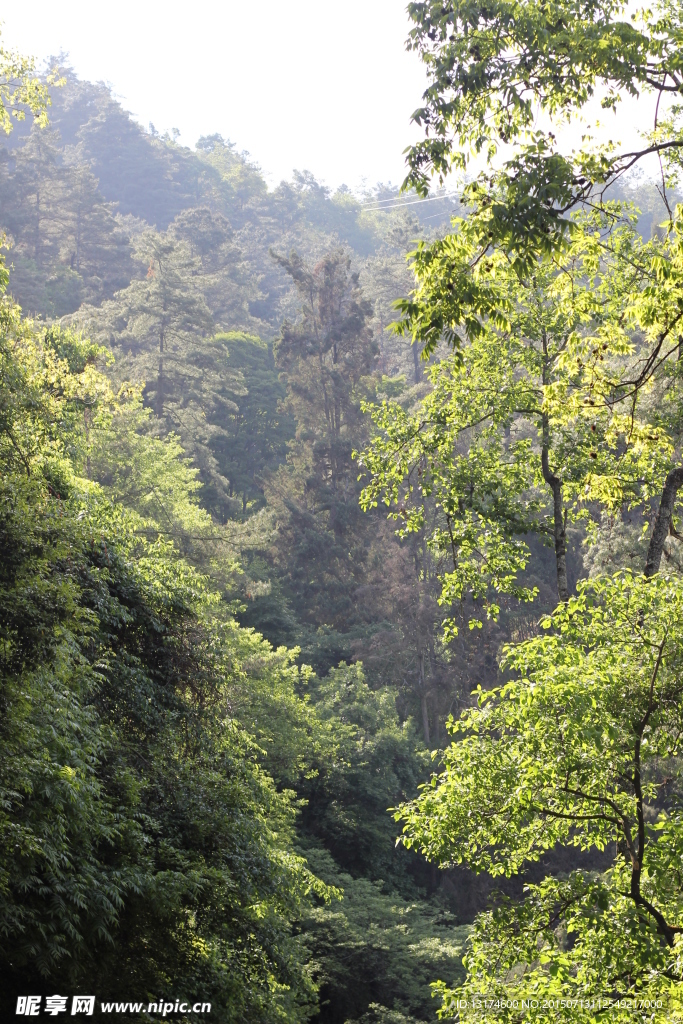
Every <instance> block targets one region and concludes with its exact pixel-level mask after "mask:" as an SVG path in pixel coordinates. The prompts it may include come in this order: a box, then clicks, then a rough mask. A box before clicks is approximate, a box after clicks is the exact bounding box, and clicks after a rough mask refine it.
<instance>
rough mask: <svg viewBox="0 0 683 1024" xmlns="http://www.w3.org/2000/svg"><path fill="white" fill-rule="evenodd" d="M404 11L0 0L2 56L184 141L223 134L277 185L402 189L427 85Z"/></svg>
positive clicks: (377, 6)
mask: <svg viewBox="0 0 683 1024" xmlns="http://www.w3.org/2000/svg"><path fill="white" fill-rule="evenodd" d="M406 3H407V0H343V2H339V0H337V2H335V3H332V2H330V0H258V2H252V3H249V2H245V0H241V2H237V0H192V2H191V3H187V2H186V0H185V2H183V3H178V2H177V0H164V2H160V0H134V2H133V0H117V2H116V3H112V2H105V0H61V2H59V3H55V2H54V0H31V2H30V3H21V2H17V0H12V2H11V3H7V2H6V0H0V20H1V21H2V22H4V25H3V28H2V42H3V45H5V46H9V47H13V48H16V49H18V50H20V51H21V52H23V53H27V54H31V55H33V56H34V57H36V59H38V60H39V61H40V60H42V59H44V58H45V57H47V56H48V55H51V54H57V53H59V51H60V50H63V51H65V52H67V53H68V54H69V58H70V63H71V65H72V66H73V68H74V70H75V71H76V73H77V74H78V75H79V76H80V77H81V78H86V79H89V80H91V81H104V82H107V83H108V84H110V85H111V86H112V88H113V90H114V93H115V95H116V96H117V98H118V99H119V100H120V101H121V102H122V104H123V106H124V107H125V108H126V109H128V110H130V111H131V112H132V113H133V114H134V116H135V117H136V118H137V119H138V120H139V121H140V122H141V123H142V124H144V125H145V126H146V125H147V124H148V122H149V121H152V122H153V123H154V125H155V127H156V128H157V130H159V131H160V132H162V133H163V132H164V131H166V130H170V129H172V128H178V129H180V132H181V137H180V142H181V143H182V144H184V145H194V143H195V142H196V140H197V139H198V138H199V136H200V135H209V134H212V133H214V132H219V133H220V134H221V135H223V136H224V137H225V138H229V139H231V140H232V141H233V142H234V143H236V145H237V148H238V149H239V150H247V151H248V152H249V153H250V155H251V157H252V159H253V160H255V161H256V162H257V163H258V164H259V165H260V166H261V167H262V169H263V171H264V173H265V175H266V177H267V179H268V181H269V182H270V183H271V184H276V183H277V182H278V181H280V180H281V179H282V178H289V177H290V176H291V173H292V170H293V169H294V168H296V169H298V170H309V171H311V172H312V173H313V174H314V175H315V176H316V177H317V178H318V179H319V180H322V181H324V182H325V183H326V184H328V185H329V186H331V187H336V186H338V185H340V184H342V183H345V184H347V185H349V186H350V187H352V188H356V187H358V186H359V185H361V183H362V182H363V181H366V182H367V184H368V185H374V184H375V183H376V182H378V181H382V182H388V181H392V182H393V183H394V184H400V182H401V180H402V179H403V176H404V163H403V159H404V158H403V156H402V151H403V149H404V148H405V147H406V145H408V143H409V142H411V141H412V140H413V139H415V138H417V137H418V132H417V129H416V128H415V127H414V126H411V125H410V115H411V113H412V112H413V110H414V109H415V108H416V107H417V106H418V105H419V103H420V97H421V94H422V91H423V89H424V86H425V81H426V80H425V76H424V73H423V71H422V67H421V64H420V61H419V59H418V58H417V56H416V55H415V54H413V53H410V54H409V53H407V52H406V51H405V48H404V43H405V39H406V37H407V34H408V27H409V25H408V18H407V15H406V13H405V7H406Z"/></svg>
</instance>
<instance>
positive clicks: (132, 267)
mask: <svg viewBox="0 0 683 1024" xmlns="http://www.w3.org/2000/svg"><path fill="white" fill-rule="evenodd" d="M62 77H63V79H64V80H63V81H62V83H61V84H60V85H59V86H57V87H54V88H52V89H51V93H50V95H51V99H52V105H51V107H50V108H49V126H47V127H44V126H41V125H40V124H38V123H36V122H35V121H33V122H32V119H31V118H30V117H29V118H27V119H26V121H24V122H21V121H20V122H19V123H18V124H17V125H16V126H15V129H14V131H13V132H12V134H10V135H9V136H8V137H7V142H6V145H5V148H4V150H2V165H1V170H0V211H1V216H0V219H1V222H2V223H1V226H2V228H3V229H4V231H5V235H6V246H7V254H6V263H7V267H8V270H9V274H8V277H7V278H5V279H4V283H3V288H4V295H5V299H4V302H5V306H4V307H3V308H5V309H6V315H7V321H6V323H5V327H4V333H3V338H4V350H3V366H4V369H3V389H4V391H3V394H4V398H3V409H4V410H6V413H3V415H5V417H6V419H5V420H4V421H3V423H4V424H5V426H4V428H3V429H4V430H5V433H4V434H3V438H4V439H5V441H6V444H7V447H6V448H5V449H4V455H3V459H4V462H3V466H4V467H5V468H4V470H3V480H4V483H3V487H4V489H5V501H4V505H3V507H4V508H5V513H4V526H3V551H4V552H5V554H4V555H3V607H4V609H5V610H4V612H3V623H4V625H3V629H4V631H5V634H4V635H5V637H6V638H7V643H9V647H6V655H5V662H4V669H3V672H4V673H5V677H6V678H7V679H8V680H11V684H9V685H10V686H11V689H10V691H8V696H7V697H6V700H7V701H8V704H9V705H11V706H12V708H13V714H12V716H10V719H9V721H8V723H7V731H6V733H5V744H6V746H5V748H4V749H5V756H6V757H7V760H6V761H5V764H6V766H7V769H6V770H7V774H6V776H5V782H4V783H3V785H4V786H5V792H6V793H8V794H14V795H10V796H9V797H8V799H9V800H10V808H9V811H8V814H9V817H8V818H7V819H6V821H7V827H10V823H11V822H14V821H15V816H17V815H18V821H17V822H16V823H15V824H14V825H13V826H12V827H18V828H19V829H20V835H21V836H22V838H21V840H18V842H19V845H20V846H22V848H23V853H22V855H21V857H20V858H19V860H18V861H17V860H16V859H15V856H14V854H13V853H12V847H11V846H10V847H6V849H7V856H8V858H9V859H8V860H7V861H6V874H5V875H4V877H5V878H6V892H7V898H8V903H7V904H6V908H5V910H4V912H3V913H4V918H3V920H4V922H5V924H4V928H5V935H6V938H7V945H6V946H5V947H4V952H3V957H4V961H3V962H4V967H3V974H4V975H5V976H6V978H7V979H8V999H9V1001H10V1002H11V1001H12V999H13V998H14V997H15V995H16V994H20V993H21V992H23V991H24V989H26V988H27V986H28V989H30V990H31V991H39V990H44V991H45V992H46V993H48V992H50V993H51V992H53V991H57V990H58V989H59V988H60V986H61V988H64V989H65V990H66V989H71V988H74V987H75V988H78V987H79V985H80V986H81V987H83V986H84V985H85V987H86V988H87V984H86V982H88V981H89V980H91V979H96V980H97V985H96V987H97V989H98V991H101V992H102V993H103V994H104V996H105V997H106V996H107V994H110V995H112V996H116V994H117V993H118V994H120V993H122V992H129V993H130V994H131V997H135V998H138V997H140V998H143V997H144V998H145V999H146V998H147V997H148V995H149V998H150V999H151V998H156V997H155V996H154V995H153V993H154V992H157V991H158V989H159V986H162V987H163V986H165V987H168V984H170V982H167V981H166V980H165V979H172V981H173V984H172V988H173V991H177V992H181V990H182V992H183V993H184V994H189V995H188V998H189V996H190V995H191V996H192V997H193V998H194V996H195V995H196V997H197V998H198V999H202V1000H206V1001H210V1002H211V1003H212V1006H213V1010H212V1013H213V1015H214V1016H216V1017H217V1018H218V1019H221V1020H226V1021H227V1020H249V1021H256V1020H264V1021H266V1020H271V1019H272V1020H275V1019H278V1020H280V1019H286V1020H290V1019H291V1020H299V1019H308V1018H309V1017H310V1016H311V1015H312V1016H313V1017H314V1019H316V1020H321V1021H323V1020H324V1021H327V1020H329V1021H335V1022H336V1021H339V1022H343V1021H346V1020H351V1019H353V1020H360V1019H361V1018H363V1020H371V1019H372V1020H375V1019H377V1020H379V1019H384V1015H386V1013H390V1015H391V1020H392V1021H393V1020H395V1021H402V1020H404V1019H405V1020H409V1019H410V1020H412V1019H415V1020H432V1019H433V1018H434V1005H435V1004H434V1002H433V1000H432V998H431V993H430V989H429V984H430V982H431V981H432V980H433V977H434V975H435V974H442V973H446V975H447V976H448V977H449V979H451V980H454V979H455V978H457V977H458V972H459V971H460V970H461V968H460V957H461V955H462V952H461V950H462V944H463V940H464V933H463V932H462V929H460V930H458V926H459V925H460V926H461V925H463V923H464V922H465V921H466V920H469V917H471V910H470V911H469V916H468V913H465V915H464V916H462V915H461V916H460V917H458V915H457V909H456V907H455V906H454V905H453V900H452V899H451V900H449V899H448V898H445V897H444V896H442V895H439V894H438V893H437V890H438V885H437V881H436V880H435V878H434V877H433V876H431V875H430V874H429V872H428V871H427V870H425V868H424V866H423V862H422V861H421V858H418V857H415V856H414V855H411V854H408V853H407V852H406V851H401V850H396V849H395V836H396V826H395V824H394V822H393V820H392V818H391V816H390V815H389V814H388V812H387V808H389V807H391V806H396V805H397V804H398V803H399V802H400V801H401V800H402V799H406V798H409V797H410V796H412V795H414V794H415V793H416V792H417V785H418V783H419V782H420V781H421V780H423V779H424V778H426V777H427V773H428V770H429V768H428V766H429V757H428V749H429V747H430V746H431V745H432V744H433V742H434V736H435V735H436V736H437V737H438V736H439V733H440V730H441V732H443V721H444V719H445V717H446V715H447V713H448V712H449V711H450V710H451V709H452V708H453V707H455V706H457V702H458V701H459V700H460V697H461V694H462V693H464V692H466V686H465V684H464V676H463V674H462V670H461V668H460V667H459V666H458V667H457V668H456V666H454V665H452V664H451V661H450V658H449V656H448V654H447V652H446V650H445V649H444V648H443V647H442V645H441V644H440V642H439V639H438V632H439V628H438V627H439V622H440V620H441V618H442V616H441V614H440V611H439V609H438V607H437V605H436V601H435V594H436V591H435V586H436V579H435V571H436V569H435V564H434V563H433V560H432V559H431V556H429V554H428V552H427V550H426V548H425V547H424V538H423V537H416V538H415V540H414V541H413V542H411V543H410V544H403V543H400V542H398V541H397V539H396V538H395V537H394V535H393V530H392V529H391V528H388V527H387V525H386V524H385V522H384V519H383V517H382V516H379V515H374V516H366V515H364V513H363V512H362V510H361V508H360V506H359V501H358V499H359V494H360V488H361V484H360V482H359V481H358V479H357V478H358V475H359V469H358V466H357V464H356V463H355V462H354V459H353V453H354V450H356V449H358V450H359V449H361V448H362V447H363V446H364V444H365V443H366V442H367V440H368V438H369V436H370V435H369V430H370V427H371V422H370V419H369V417H367V416H364V414H363V413H362V411H361V403H362V402H363V401H365V400H375V398H376V396H377V395H378V394H379V395H383V394H387V395H391V396H393V397H396V396H397V395H399V394H402V395H405V396H407V399H408V401H413V400H415V398H417V397H419V395H421V394H422V393H423V391H424V375H423V370H422V365H421V363H420V362H419V360H416V359H415V356H414V353H413V352H412V351H411V349H410V347H409V346H408V345H406V344H405V343H404V342H402V341H398V340H395V339H393V338H392V337H391V336H389V335H388V334H387V333H386V330H385V328H386V326H387V324H388V323H389V322H390V321H392V320H393V319H395V317H396V311H395V309H394V308H393V302H394V300H395V299H396V298H398V297H399V296H400V295H402V294H404V293H405V292H406V291H407V290H408V289H409V288H410V284H411V275H410V272H409V270H408V268H407V266H406V263H405V259H404V256H405V252H406V251H407V249H408V248H409V247H410V244H411V240H412V239H413V238H414V237H415V236H416V234H417V233H418V232H419V231H420V225H419V220H418V217H416V216H415V210H417V212H418V213H420V212H422V210H423V208H422V207H421V206H420V205H419V204H417V206H410V207H407V208H403V201H402V200H399V199H398V198H397V194H396V192H395V191H393V192H392V191H387V190H385V191H382V190H377V191H376V192H375V193H373V194H371V195H368V196H367V197H366V198H365V200H363V201H362V202H361V201H359V200H358V199H357V198H356V197H354V196H352V195H351V193H349V192H344V191H340V192H338V193H336V194H334V195H330V194H329V192H328V191H327V190H326V189H324V188H323V187H322V186H320V185H319V184H318V183H317V182H315V181H314V180H313V179H312V178H311V177H310V175H306V174H302V175H300V176H298V177H297V178H296V179H295V180H294V181H292V182H290V183H283V184H282V185H281V186H280V187H279V188H277V189H275V190H274V191H269V190H268V189H267V187H266V185H265V182H264V180H263V178H262V176H261V174H260V172H259V171H258V169H257V168H256V167H254V166H253V165H252V164H251V163H250V162H249V161H248V159H247V158H246V157H245V156H243V155H240V154H238V153H237V152H236V151H235V149H234V147H233V146H232V145H231V144H229V143H226V142H224V141H223V140H222V139H220V138H219V137H215V138H210V139H203V140H201V142H200V143H199V145H198V147H197V149H196V151H189V150H187V149H183V148H181V147H179V146H178V145H176V144H175V143H174V142H173V140H171V139H168V138H163V139H162V138H159V137H158V136H157V135H156V134H155V133H154V132H153V131H152V130H151V129H150V130H149V131H143V130H142V129H140V128H139V126H137V125H136V124H135V123H134V122H132V121H131V119H130V118H129V117H128V115H127V114H125V112H123V111H122V110H121V108H120V107H119V106H118V104H116V103H115V102H114V101H113V100H112V99H111V97H110V95H109V93H108V92H107V91H106V90H105V89H103V88H101V87H96V86H91V85H89V84H88V83H84V82H80V81H79V80H78V79H77V78H76V77H75V76H74V75H73V74H72V73H71V72H69V71H68V70H67V71H66V73H63V74H62ZM451 209H452V201H451V200H449V199H448V198H445V199H443V200H438V201H437V202H436V203H429V204H427V208H426V212H425V213H424V215H425V216H427V217H428V218H429V220H428V221H427V222H426V224H427V227H429V225H430V224H435V223H436V224H439V223H441V222H446V223H447V219H448V215H449V213H450V211H451ZM416 354H417V353H416ZM425 565H426V566H427V567H428V568H427V572H426V573H425V572H424V567H425ZM28 580H36V581H37V580H40V581H41V583H40V586H39V592H37V593H35V595H34V596H26V599H25V600H24V598H21V599H20V600H18V595H19V594H23V593H24V591H23V588H24V587H26V586H27V581H28ZM31 594H33V591H31ZM37 635H39V636H41V637H43V639H42V640H41V641H40V643H39V644H37V643H36V640H35V637H36V636H37ZM261 637H263V638H264V639H261ZM9 638H11V640H10V639H9ZM24 691H25V692H26V694H27V696H26V702H24V703H22V702H20V701H19V702H18V703H17V701H18V694H19V693H23V692H24ZM34 707H36V708H37V707H40V718H39V720H37V719H36V718H35V717H34V714H33V712H32V710H31V709H32V708H34ZM69 707H71V708H72V713H69V711H68V708H69ZM440 723H441V724H440ZM48 733H49V735H50V739H48V738H47V737H48ZM45 752H47V754H46V753H45ZM8 755H9V756H8ZM45 756H46V757H47V760H46V761H45V763H43V759H44V757H45ZM17 764H21V765H22V769H21V772H20V773H19V774H17ZM174 766H175V767H174ZM180 766H182V768H180ZM179 770H180V774H179ZM52 802H55V803H56V805H57V807H60V808H62V810H61V811H60V812H59V813H58V814H57V815H56V817H55V819H54V820H53V818H52V816H51V814H50V812H49V807H50V806H51V805H52ZM41 807H42V808H43V810H42V811H41V810H40V808H41ZM46 830H47V831H46ZM43 843H47V844H48V849H49V855H46V854H41V853H40V852H39V851H40V850H41V849H42V844H43ZM75 847H78V849H79V851H80V852H79V854H78V856H77V857H76V856H75V855H74V859H73V862H69V865H68V867H66V868H64V867H63V866H61V867H60V866H59V865H61V864H62V859H63V858H64V857H65V856H66V857H71V856H72V854H71V852H70V851H72V850H73V849H74V848H75ZM105 850H106V853H105V852H104V851H105ZM67 851H69V852H67ZM102 858H104V860H102ZM302 858H305V859H302ZM27 879H30V880H31V881H30V883H29V885H30V893H27V892H26V891H25V889H24V886H25V885H26V880H27ZM86 892H89V895H88V896H87V897H86V896H85V893H86ZM79 894H80V895H79ZM57 907H58V908H59V909H58V910H57ZM45 914H47V915H48V916H49V920H50V922H51V923H50V925H49V928H48V930H47V933H46V932H45V924H44V915H45ZM228 922H231V923H230V924H228ZM454 926H455V929H454ZM18 936H21V939H20V941H19V942H18V943H17V937H18ZM91 987H92V985H91ZM8 1005H9V1003H8ZM372 1007H374V1009H373V1008H372ZM368 1014H369V1016H368Z"/></svg>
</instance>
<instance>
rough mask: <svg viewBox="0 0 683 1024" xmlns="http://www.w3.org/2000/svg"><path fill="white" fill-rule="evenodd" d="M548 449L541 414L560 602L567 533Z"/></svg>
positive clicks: (563, 591) (547, 427) (558, 483)
mask: <svg viewBox="0 0 683 1024" xmlns="http://www.w3.org/2000/svg"><path fill="white" fill-rule="evenodd" d="M549 447H550V425H549V423H548V417H547V416H546V415H545V413H544V414H543V445H542V448H541V468H542V470H543V479H544V480H545V482H546V483H547V484H548V486H549V487H550V489H551V490H552V492H553V522H554V530H553V532H554V534H555V563H556V566H557V593H558V595H559V598H560V601H568V600H569V588H568V586H567V531H566V520H565V517H564V511H563V508H562V481H561V480H560V478H559V477H558V476H555V474H554V473H553V472H552V470H551V469H550V463H549V461H548V449H549Z"/></svg>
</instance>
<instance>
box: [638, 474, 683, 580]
mask: <svg viewBox="0 0 683 1024" xmlns="http://www.w3.org/2000/svg"><path fill="white" fill-rule="evenodd" d="M681 486H683V466H677V467H676V469H672V470H671V472H670V473H669V475H668V476H667V478H666V480H665V481H664V489H663V491H662V498H661V501H660V502H659V510H658V512H657V516H656V518H655V525H654V529H653V530H652V536H651V537H650V543H649V545H648V549H647V558H646V560H645V575H646V576H648V577H649V576H654V575H655V573H657V572H659V565H660V562H661V561H662V552H663V550H664V541H665V540H666V538H667V537H668V535H669V530H670V528H671V517H672V515H673V511H674V503H675V501H676V495H677V494H678V490H679V488H680V487H681Z"/></svg>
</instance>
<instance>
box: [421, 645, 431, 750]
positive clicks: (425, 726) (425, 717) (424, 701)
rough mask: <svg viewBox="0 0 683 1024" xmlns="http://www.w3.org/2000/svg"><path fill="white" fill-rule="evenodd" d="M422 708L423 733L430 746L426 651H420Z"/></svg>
mask: <svg viewBox="0 0 683 1024" xmlns="http://www.w3.org/2000/svg"><path fill="white" fill-rule="evenodd" d="M419 658H420V710H421V711H422V734H423V736H424V741H425V743H426V744H427V746H429V707H428V705H427V692H426V690H425V653H424V651H420V655H419Z"/></svg>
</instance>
